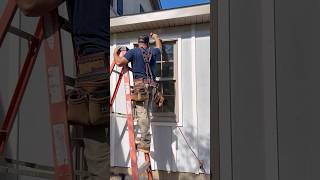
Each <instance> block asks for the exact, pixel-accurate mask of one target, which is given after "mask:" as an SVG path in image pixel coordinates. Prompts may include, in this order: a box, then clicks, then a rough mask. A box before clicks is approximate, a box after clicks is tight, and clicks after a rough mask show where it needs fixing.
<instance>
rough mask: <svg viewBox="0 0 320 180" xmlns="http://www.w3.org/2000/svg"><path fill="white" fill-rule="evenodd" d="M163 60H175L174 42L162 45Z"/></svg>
mask: <svg viewBox="0 0 320 180" xmlns="http://www.w3.org/2000/svg"><path fill="white" fill-rule="evenodd" d="M162 60H163V61H168V60H173V44H164V45H163V46H162Z"/></svg>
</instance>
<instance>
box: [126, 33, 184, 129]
mask: <svg viewBox="0 0 320 180" xmlns="http://www.w3.org/2000/svg"><path fill="white" fill-rule="evenodd" d="M161 40H162V41H176V42H177V46H178V61H177V67H178V70H177V71H178V72H177V73H178V75H177V76H178V77H177V82H178V89H177V93H176V94H178V113H177V114H178V115H177V118H178V122H154V121H153V122H152V121H151V125H152V126H173V127H183V117H182V96H181V95H182V92H181V89H182V74H181V73H182V71H181V68H182V66H181V63H182V39H181V36H180V35H176V36H163V37H161ZM136 43H137V41H136V40H131V41H130V48H133V47H134V46H133V45H134V44H136ZM157 80H158V79H157ZM131 82H132V81H131Z"/></svg>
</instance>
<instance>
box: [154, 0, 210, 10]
mask: <svg viewBox="0 0 320 180" xmlns="http://www.w3.org/2000/svg"><path fill="white" fill-rule="evenodd" d="M160 1H161V5H162V8H163V9H170V8H176V7H182V6H191V5H194V4H203V3H208V2H209V0H160Z"/></svg>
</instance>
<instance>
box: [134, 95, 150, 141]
mask: <svg viewBox="0 0 320 180" xmlns="http://www.w3.org/2000/svg"><path fill="white" fill-rule="evenodd" d="M150 102H151V101H150ZM134 110H135V120H136V121H137V122H138V125H139V128H140V132H141V145H142V146H144V147H150V142H151V135H150V131H149V129H150V117H149V101H148V100H146V101H141V102H135V106H134Z"/></svg>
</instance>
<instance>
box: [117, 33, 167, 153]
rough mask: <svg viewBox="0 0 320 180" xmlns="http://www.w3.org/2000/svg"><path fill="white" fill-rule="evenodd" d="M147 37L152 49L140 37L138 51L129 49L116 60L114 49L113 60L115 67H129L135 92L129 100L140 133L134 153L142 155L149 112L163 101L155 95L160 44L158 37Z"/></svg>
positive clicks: (146, 144)
mask: <svg viewBox="0 0 320 180" xmlns="http://www.w3.org/2000/svg"><path fill="white" fill-rule="evenodd" d="M150 37H151V38H152V39H154V40H155V48H151V47H150V46H149V36H147V35H142V36H139V38H138V47H137V48H133V49H130V50H129V51H128V52H127V53H126V54H125V55H124V56H119V50H120V49H119V48H115V50H114V53H113V56H114V60H115V63H116V64H117V65H118V66H120V67H122V66H127V64H128V63H129V62H131V65H132V73H133V82H134V88H133V91H132V93H131V99H132V101H133V102H134V104H135V105H134V111H135V119H136V120H137V121H138V125H139V128H140V131H141V138H140V139H138V138H136V143H137V149H138V151H142V152H144V153H149V151H150V143H151V135H150V131H149V129H150V117H149V110H151V109H153V104H154V103H155V104H156V105H157V106H161V105H162V103H163V97H162V96H161V97H157V95H160V94H159V93H156V89H157V83H156V81H155V77H156V61H157V59H159V58H161V41H160V38H159V36H158V35H157V34H154V33H150Z"/></svg>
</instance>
